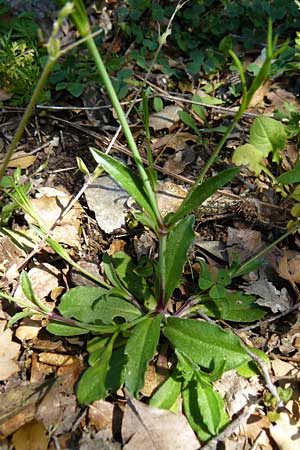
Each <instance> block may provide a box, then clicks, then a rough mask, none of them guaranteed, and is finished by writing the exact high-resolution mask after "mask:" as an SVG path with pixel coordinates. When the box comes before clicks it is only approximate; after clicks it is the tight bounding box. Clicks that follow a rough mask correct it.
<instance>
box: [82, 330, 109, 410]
mask: <svg viewBox="0 0 300 450" xmlns="http://www.w3.org/2000/svg"><path fill="white" fill-rule="evenodd" d="M116 337H117V333H115V334H114V335H113V336H112V337H111V339H110V341H109V343H108V345H107V347H106V348H105V350H104V352H103V353H102V355H101V357H100V359H99V361H98V362H97V364H95V365H94V367H90V368H89V369H87V370H86V371H85V372H84V374H83V375H82V377H81V378H80V380H79V383H78V386H77V398H78V401H79V403H81V404H84V405H87V404H89V403H92V402H93V401H95V400H100V399H103V398H105V397H106V393H107V386H106V376H107V372H108V370H109V361H110V358H111V355H112V351H113V345H114V341H115V339H116Z"/></svg>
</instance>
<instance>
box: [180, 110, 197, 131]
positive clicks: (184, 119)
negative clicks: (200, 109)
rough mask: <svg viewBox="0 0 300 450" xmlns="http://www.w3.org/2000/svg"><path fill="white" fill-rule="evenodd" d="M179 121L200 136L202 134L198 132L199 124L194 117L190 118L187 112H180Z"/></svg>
mask: <svg viewBox="0 0 300 450" xmlns="http://www.w3.org/2000/svg"><path fill="white" fill-rule="evenodd" d="M177 114H178V116H179V119H180V120H181V121H182V122H183V123H184V124H185V125H187V126H188V127H190V128H191V129H192V130H193V131H194V132H195V133H196V134H197V135H198V136H199V134H200V131H199V130H198V127H197V124H196V122H195V120H194V119H193V117H192V116H190V115H189V114H188V113H187V112H185V111H178V113H177Z"/></svg>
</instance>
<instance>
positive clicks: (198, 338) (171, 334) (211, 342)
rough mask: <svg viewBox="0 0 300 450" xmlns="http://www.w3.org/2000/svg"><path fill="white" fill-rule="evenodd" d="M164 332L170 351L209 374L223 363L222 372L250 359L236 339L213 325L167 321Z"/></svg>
mask: <svg viewBox="0 0 300 450" xmlns="http://www.w3.org/2000/svg"><path fill="white" fill-rule="evenodd" d="M163 332H164V334H165V336H166V337H167V338H168V339H169V341H170V342H171V344H172V346H173V347H175V348H177V349H178V350H179V351H180V352H182V353H184V354H186V355H187V356H188V357H189V358H190V359H191V360H192V361H193V362H195V363H196V364H199V365H200V366H202V367H204V368H207V369H210V370H213V368H214V366H216V365H220V364H222V363H223V362H224V361H225V366H224V370H225V371H226V370H230V369H234V368H236V367H239V366H240V365H242V364H244V363H245V362H246V361H247V360H249V359H250V358H249V356H248V355H247V353H246V351H245V350H244V349H243V347H242V345H241V343H240V341H239V339H238V338H237V337H236V336H235V335H234V334H232V333H230V332H228V331H225V330H223V329H222V328H221V327H219V326H218V325H215V324H211V323H206V322H200V321H199V320H194V319H180V318H178V317H170V318H168V319H167V320H166V326H165V327H164V329H163Z"/></svg>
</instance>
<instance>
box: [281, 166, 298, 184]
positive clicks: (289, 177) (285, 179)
mask: <svg viewBox="0 0 300 450" xmlns="http://www.w3.org/2000/svg"><path fill="white" fill-rule="evenodd" d="M277 181H278V183H280V184H294V183H300V168H299V167H296V168H294V169H292V170H289V171H288V172H285V173H282V174H281V175H280V176H279V177H278V178H277Z"/></svg>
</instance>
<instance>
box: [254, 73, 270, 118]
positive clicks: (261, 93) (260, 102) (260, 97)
mask: <svg viewBox="0 0 300 450" xmlns="http://www.w3.org/2000/svg"><path fill="white" fill-rule="evenodd" d="M271 84H272V82H271V81H270V80H267V81H266V82H265V83H264V84H263V85H261V86H260V87H259V88H258V89H257V90H256V92H255V94H254V95H253V97H252V99H251V101H250V103H249V107H248V108H249V111H250V110H251V111H253V110H255V111H257V110H258V108H259V109H260V110H264V108H265V101H264V99H265V97H266V96H267V94H268V92H269V89H270V86H271Z"/></svg>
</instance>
